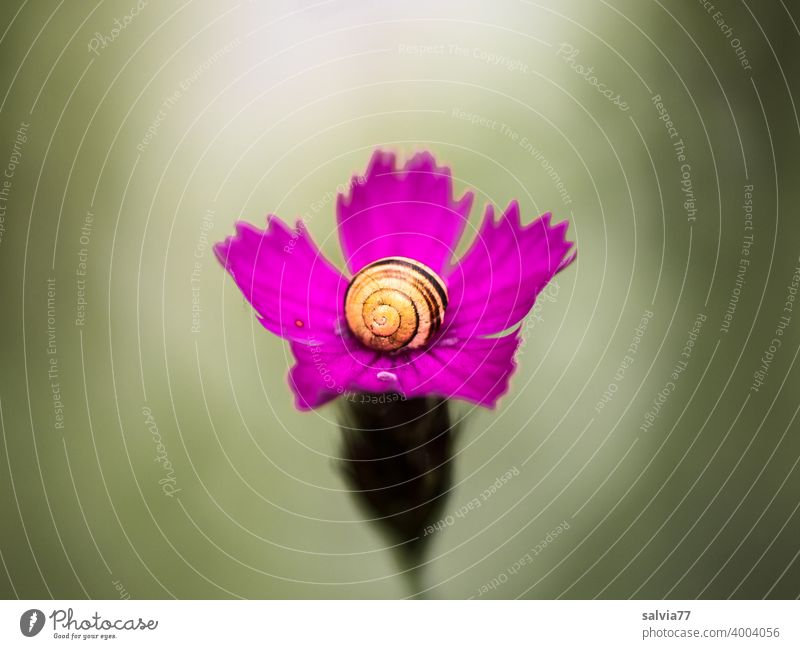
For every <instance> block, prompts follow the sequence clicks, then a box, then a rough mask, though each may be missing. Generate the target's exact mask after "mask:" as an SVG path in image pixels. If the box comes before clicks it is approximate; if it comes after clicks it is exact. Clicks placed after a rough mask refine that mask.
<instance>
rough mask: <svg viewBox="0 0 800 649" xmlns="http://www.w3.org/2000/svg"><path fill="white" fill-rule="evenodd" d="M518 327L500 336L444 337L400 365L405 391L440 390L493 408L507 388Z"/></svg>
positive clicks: (430, 392)
mask: <svg viewBox="0 0 800 649" xmlns="http://www.w3.org/2000/svg"><path fill="white" fill-rule="evenodd" d="M518 344H519V331H518V330H517V331H514V332H513V333H511V334H508V335H506V336H500V337H498V338H469V339H466V340H458V341H456V340H454V339H443V340H440V341H439V342H438V343H436V344H434V345H433V346H432V347H430V348H429V349H427V350H421V351H420V352H417V353H416V357H415V358H413V359H412V360H411V362H410V363H408V364H407V365H405V366H403V367H399V368H397V373H398V376H399V378H400V383H401V384H402V387H403V390H404V393H405V394H407V395H409V396H418V395H424V394H437V395H439V396H442V397H445V398H448V399H449V398H453V399H465V400H467V401H471V402H473V403H476V404H478V405H479V406H484V407H486V408H494V407H495V406H496V405H497V400H498V399H499V398H500V397H501V396H502V395H503V394H505V393H506V391H507V390H508V382H509V379H510V378H511V375H512V374H513V373H514V370H515V368H516V363H515V362H514V352H515V351H516V349H517V345H518Z"/></svg>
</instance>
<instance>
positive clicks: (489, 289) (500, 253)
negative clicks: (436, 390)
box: [445, 201, 575, 337]
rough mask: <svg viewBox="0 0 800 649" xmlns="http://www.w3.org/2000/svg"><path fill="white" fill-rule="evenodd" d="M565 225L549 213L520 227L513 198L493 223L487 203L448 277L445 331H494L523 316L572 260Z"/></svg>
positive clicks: (479, 333) (461, 333) (464, 333)
mask: <svg viewBox="0 0 800 649" xmlns="http://www.w3.org/2000/svg"><path fill="white" fill-rule="evenodd" d="M567 227H568V223H567V222H566V221H563V222H562V223H559V224H557V225H552V226H551V225H550V214H549V213H548V214H545V215H543V216H542V217H541V218H539V219H537V220H536V221H534V222H533V223H530V224H529V225H525V226H523V225H522V224H521V223H520V215H519V205H518V204H517V203H516V201H514V202H512V203H511V204H510V205H509V207H508V209H507V210H506V212H505V214H503V216H502V217H501V218H500V219H499V220H498V221H497V222H495V220H494V210H493V208H492V206H491V205H489V206H487V208H486V215H485V217H484V220H483V224H482V225H481V229H480V231H479V232H478V236H477V237H476V239H475V241H474V243H473V244H472V246H471V247H470V249H469V250H468V251H467V252H466V254H465V255H464V256H463V257H462V258H461V260H460V261H459V262H458V264H456V265H455V267H454V268H453V269H452V270H451V271H450V273H449V274H448V275H447V278H446V281H447V285H448V290H449V294H450V304H449V305H448V309H447V312H446V315H445V320H446V322H445V326H446V327H447V331H448V335H455V336H459V337H462V336H465V337H466V336H485V335H492V334H496V333H500V332H502V331H505V330H506V329H508V328H509V327H512V326H514V325H516V324H517V323H518V322H519V321H520V320H522V318H524V317H525V316H526V315H527V313H528V312H529V311H530V310H531V308H532V307H533V304H534V302H535V301H536V296H537V295H538V294H539V292H540V291H541V290H542V288H544V286H545V285H546V284H547V283H548V282H549V281H550V280H551V279H552V278H553V276H554V275H555V274H556V273H558V272H559V271H561V270H563V269H564V268H565V267H566V266H568V265H569V264H570V263H572V261H573V260H574V259H575V255H574V254H572V255H568V253H569V251H570V248H571V247H572V243H571V242H569V241H566V240H565V235H566V232H567Z"/></svg>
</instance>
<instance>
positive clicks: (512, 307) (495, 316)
mask: <svg viewBox="0 0 800 649" xmlns="http://www.w3.org/2000/svg"><path fill="white" fill-rule="evenodd" d="M359 181H360V182H359ZM472 198H473V195H472V193H471V192H467V193H465V194H464V195H463V196H462V197H461V198H460V199H459V200H454V198H453V195H452V181H451V178H450V170H449V169H448V168H447V167H439V166H438V165H437V164H436V160H435V159H434V157H433V156H432V155H431V154H430V153H428V152H423V153H418V154H417V155H415V156H414V157H413V158H411V159H410V160H409V161H408V162H406V164H405V166H404V167H403V168H397V166H396V161H395V156H394V154H393V153H389V152H385V151H376V152H375V153H374V154H373V156H372V159H371V161H370V163H369V166H368V168H367V172H366V174H365V176H364V177H361V178H359V177H354V179H353V183H352V189H351V191H350V194H349V196H345V195H343V194H340V195H339V197H338V202H337V206H336V212H337V219H338V225H339V237H340V242H341V246H342V250H343V251H344V256H345V259H346V261H347V266H348V269H349V270H350V272H351V273H352V274H353V275H354V276H355V275H357V274H358V273H359V271H361V270H362V269H364V268H365V267H366V266H368V265H370V264H373V263H374V262H376V261H378V260H383V259H385V258H395V259H396V258H398V257H399V258H403V263H406V260H413V261H414V262H417V263H419V264H420V268H421V269H423V270H421V271H420V272H422V273H423V274H424V275H425V277H430V278H431V281H432V282H433V283H434V287H436V288H437V290H439V293H442V291H444V293H446V296H443V297H446V300H444V301H443V302H442V304H444V308H443V315H442V317H441V327H440V328H439V329H438V330H436V328H435V327H431V331H430V335H429V337H428V338H427V339H426V340H425V341H424V342H423V344H421V345H420V346H413V347H412V346H404V347H400V348H399V349H393V350H391V351H386V350H384V349H377V348H374V346H370V345H369V344H365V342H363V340H364V339H363V337H361V336H359V335H356V334H355V333H354V331H353V330H352V329H351V326H350V324H349V322H348V319H347V318H346V317H345V295H346V293H347V289H348V286H349V284H350V279H348V278H347V277H346V276H345V275H343V274H342V273H341V272H340V271H339V270H338V269H337V268H336V267H334V266H333V265H332V264H331V263H330V262H329V261H328V260H327V259H325V257H324V256H323V255H322V253H320V251H319V249H318V248H317V246H316V245H315V244H314V242H313V241H312V240H311V236H310V235H309V233H308V231H307V230H306V229H305V228H304V227H303V223H302V222H300V221H298V223H297V225H296V227H295V228H294V229H291V228H290V227H288V226H287V225H286V224H284V223H283V222H282V221H281V220H280V219H279V218H277V217H276V216H272V215H270V216H269V217H268V218H267V228H266V230H264V231H261V230H259V229H257V228H255V227H253V226H252V225H250V224H248V223H244V222H238V223H237V224H236V235H235V236H232V237H228V238H227V239H226V240H225V241H224V242H222V243H218V244H217V245H216V246H215V247H214V250H215V252H216V255H217V258H218V259H219V261H220V263H222V264H223V266H225V268H226V269H227V270H228V272H229V273H230V274H231V276H232V277H233V279H234V281H235V282H236V284H237V285H238V287H239V289H240V290H241V291H242V292H243V293H244V295H245V297H246V298H247V300H248V301H249V302H250V304H251V305H252V306H253V308H254V309H255V311H256V313H257V315H258V318H259V321H260V322H261V324H262V325H263V326H264V327H265V328H267V329H269V330H270V331H271V332H273V333H275V334H277V335H279V336H281V337H283V338H286V339H287V340H289V341H290V344H291V349H292V352H293V354H294V357H295V359H296V364H295V365H294V367H292V369H291V371H290V372H289V384H290V386H291V387H292V390H293V391H294V393H295V398H296V404H297V407H298V408H300V409H303V410H305V409H310V408H316V407H318V406H320V405H322V404H324V403H326V402H328V401H330V400H331V399H334V398H335V397H337V396H338V395H340V394H343V393H345V392H367V393H385V392H391V393H399V394H402V395H403V396H405V397H415V396H422V395H426V394H433V395H438V396H442V397H445V398H460V399H466V400H468V401H472V402H474V403H477V404H480V405H482V406H486V407H489V408H492V407H494V406H495V404H496V403H497V400H498V398H499V397H500V396H501V395H503V394H504V393H505V392H506V391H507V389H508V382H509V378H510V376H511V374H512V373H513V371H514V368H515V367H516V365H515V361H514V352H515V350H516V348H517V345H518V343H519V331H520V323H521V321H522V319H523V318H524V317H525V316H526V314H527V313H528V312H529V311H530V309H531V308H532V307H533V304H534V302H535V300H536V296H537V295H538V293H539V292H540V291H541V290H542V288H544V286H545V285H546V284H547V283H548V282H549V281H550V280H551V279H552V278H553V276H554V275H555V274H556V273H558V272H559V271H561V270H563V269H564V268H566V267H567V266H568V265H569V264H570V263H571V262H572V261H573V260H574V259H575V253H574V252H573V253H572V254H569V253H570V250H571V248H572V245H573V244H572V243H571V242H568V241H566V239H565V234H566V231H567V227H568V223H567V222H566V221H564V222H561V223H558V224H556V225H551V223H550V214H549V213H548V214H545V215H543V216H541V217H540V218H539V219H537V220H536V221H534V222H533V223H530V224H528V225H522V223H521V221H520V214H519V205H518V204H517V203H516V201H512V202H511V203H510V204H509V206H508V208H507V209H506V211H505V212H504V213H503V215H502V216H501V217H500V218H499V219H498V220H495V215H494V208H493V207H492V206H491V205H488V206H487V208H486V213H485V216H484V219H483V223H482V224H481V227H480V230H479V232H478V234H477V236H476V237H475V240H474V241H473V243H472V245H471V247H470V248H469V250H468V251H467V252H466V253H465V254H464V255H463V256H462V257H461V258H460V259H459V260H458V261H457V262H456V263H454V264H453V263H451V261H452V257H453V251H454V250H455V248H456V246H457V245H458V242H459V240H460V238H461V235H462V232H463V230H464V227H465V225H466V223H467V219H468V216H469V211H470V207H471V205H472ZM395 263H396V262H395ZM439 284H441V288H440V289H439V288H438V287H439ZM429 294H430V295H431V296H435V295H436V292H435V291H431V292H430V293H429ZM437 299H438V298H437ZM426 300H427V298H426ZM428 306H430V304H428ZM415 308H416V307H415ZM403 317H404V316H403ZM369 324H370V325H374V324H375V323H373V322H370V323H369ZM380 324H382V325H383V324H385V318H384V319H383V320H382V321H381V323H380ZM420 326H422V325H420ZM376 331H377V329H376ZM414 331H415V332H416V331H418V328H417V329H415V330H414ZM419 339H420V336H417V338H416V339H415V340H417V341H418V340H419ZM417 344H418V343H417Z"/></svg>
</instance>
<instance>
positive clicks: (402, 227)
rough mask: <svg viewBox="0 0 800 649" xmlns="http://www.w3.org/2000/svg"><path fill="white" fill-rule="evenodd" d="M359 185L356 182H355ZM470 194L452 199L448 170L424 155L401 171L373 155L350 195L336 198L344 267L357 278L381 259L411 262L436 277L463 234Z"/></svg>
mask: <svg viewBox="0 0 800 649" xmlns="http://www.w3.org/2000/svg"><path fill="white" fill-rule="evenodd" d="M359 180H360V181H361V182H359ZM471 205H472V193H471V192H467V193H466V194H464V196H462V197H461V199H460V200H458V201H456V200H454V199H453V184H452V180H451V178H450V169H448V168H447V167H439V166H437V164H436V160H435V159H434V157H433V156H432V155H431V154H430V153H427V152H423V153H418V154H417V155H415V156H414V157H413V158H411V159H410V160H409V161H408V162H407V163H406V165H405V167H403V168H402V169H398V168H397V167H396V164H395V156H394V154H393V153H389V152H382V151H376V152H375V153H374V154H373V156H372V159H371V160H370V163H369V166H368V168H367V172H366V174H365V176H364V177H363V178H359V177H354V178H353V183H352V189H351V192H350V195H349V196H347V197H345V195H344V194H339V197H338V201H337V205H336V210H337V216H338V223H339V237H340V240H341V243H342V250H343V251H344V255H345V259H346V260H347V265H348V267H349V268H350V270H351V271H353V272H354V273H355V272H358V271H359V270H360V269H361V268H363V267H364V266H365V265H366V264H368V263H370V262H372V261H375V260H376V259H381V258H383V257H390V256H392V257H410V258H412V259H416V260H417V261H420V262H422V263H423V264H426V265H427V266H429V267H430V268H432V269H433V270H434V271H436V272H437V273H438V272H441V271H442V269H443V268H444V267H445V265H446V264H447V263H448V262H449V260H450V259H451V257H452V255H453V251H454V250H455V247H456V245H457V244H458V241H459V239H460V237H461V233H462V232H463V230H464V225H465V223H466V221H467V217H468V214H469V210H470V207H471Z"/></svg>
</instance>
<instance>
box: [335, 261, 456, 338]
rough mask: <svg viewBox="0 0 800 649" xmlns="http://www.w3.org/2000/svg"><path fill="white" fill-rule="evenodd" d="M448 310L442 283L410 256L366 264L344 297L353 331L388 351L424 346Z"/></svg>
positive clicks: (354, 278)
mask: <svg viewBox="0 0 800 649" xmlns="http://www.w3.org/2000/svg"><path fill="white" fill-rule="evenodd" d="M446 308H447V287H446V286H445V284H444V282H443V281H442V279H441V278H440V277H439V276H438V275H437V274H436V273H435V272H434V271H433V270H431V269H430V268H428V267H427V266H425V265H424V264H421V263H419V262H418V261H414V260H413V259H408V258H406V257H387V258H385V259H379V260H378V261H375V262H373V263H371V264H369V265H368V266H365V267H364V268H362V269H361V270H360V271H359V272H358V274H357V275H356V276H355V277H353V280H352V281H351V282H350V286H349V287H348V288H347V293H346V294H345V298H344V310H345V317H346V318H347V324H348V326H349V327H350V330H351V331H352V332H353V333H354V334H355V335H356V337H357V338H358V339H359V340H361V342H362V343H364V344H365V345H366V346H367V347H370V348H372V349H377V350H379V351H385V352H388V351H395V350H398V349H402V348H404V347H408V348H412V349H413V348H416V347H421V346H423V345H424V344H425V343H427V342H428V341H429V340H430V339H431V337H432V336H433V335H434V334H435V333H436V332H437V331H438V330H439V328H440V327H441V325H442V322H443V318H444V310H445V309H446Z"/></svg>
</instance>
